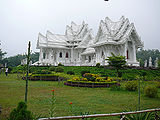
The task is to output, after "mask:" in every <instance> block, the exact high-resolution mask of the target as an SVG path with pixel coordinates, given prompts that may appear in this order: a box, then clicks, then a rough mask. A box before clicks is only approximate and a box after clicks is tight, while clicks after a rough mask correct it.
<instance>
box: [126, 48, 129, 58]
mask: <svg viewBox="0 0 160 120" xmlns="http://www.w3.org/2000/svg"><path fill="white" fill-rule="evenodd" d="M126 54H127V55H126V57H127V59H129V55H128V50H127V52H126Z"/></svg>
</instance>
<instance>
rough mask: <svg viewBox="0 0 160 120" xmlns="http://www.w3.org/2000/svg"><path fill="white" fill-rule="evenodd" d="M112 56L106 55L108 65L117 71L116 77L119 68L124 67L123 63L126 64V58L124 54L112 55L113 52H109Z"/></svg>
mask: <svg viewBox="0 0 160 120" xmlns="http://www.w3.org/2000/svg"><path fill="white" fill-rule="evenodd" d="M111 54H112V56H110V57H108V59H107V60H108V63H109V66H111V67H114V68H115V69H116V72H117V77H118V76H119V74H120V73H119V70H120V69H122V68H123V67H124V65H125V64H126V58H125V56H121V55H118V56H116V55H114V54H113V53H111Z"/></svg>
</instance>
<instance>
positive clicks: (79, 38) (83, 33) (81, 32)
mask: <svg viewBox="0 0 160 120" xmlns="http://www.w3.org/2000/svg"><path fill="white" fill-rule="evenodd" d="M91 31H92V30H91V29H89V28H88V24H85V22H82V24H81V25H77V24H76V23H74V22H71V26H68V25H67V27H66V32H65V35H59V34H53V33H51V32H50V31H47V34H46V36H44V35H42V34H41V33H39V35H38V41H37V48H40V47H55V48H57V47H60V48H68V47H69V46H74V47H75V48H76V47H77V48H86V47H87V46H86V45H87V44H88V43H89V42H91V41H90V40H91V39H93V34H92V33H91Z"/></svg>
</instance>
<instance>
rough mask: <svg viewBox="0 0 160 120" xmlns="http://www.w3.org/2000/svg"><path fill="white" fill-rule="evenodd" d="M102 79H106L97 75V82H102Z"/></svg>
mask: <svg viewBox="0 0 160 120" xmlns="http://www.w3.org/2000/svg"><path fill="white" fill-rule="evenodd" d="M102 81H104V80H103V78H102V77H97V78H96V82H102Z"/></svg>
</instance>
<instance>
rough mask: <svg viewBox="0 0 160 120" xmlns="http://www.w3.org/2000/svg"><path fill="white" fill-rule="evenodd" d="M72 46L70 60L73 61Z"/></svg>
mask: <svg viewBox="0 0 160 120" xmlns="http://www.w3.org/2000/svg"><path fill="white" fill-rule="evenodd" d="M73 54H74V53H73V47H72V48H71V62H73V61H74V57H73Z"/></svg>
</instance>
